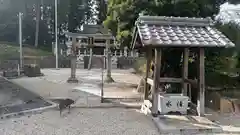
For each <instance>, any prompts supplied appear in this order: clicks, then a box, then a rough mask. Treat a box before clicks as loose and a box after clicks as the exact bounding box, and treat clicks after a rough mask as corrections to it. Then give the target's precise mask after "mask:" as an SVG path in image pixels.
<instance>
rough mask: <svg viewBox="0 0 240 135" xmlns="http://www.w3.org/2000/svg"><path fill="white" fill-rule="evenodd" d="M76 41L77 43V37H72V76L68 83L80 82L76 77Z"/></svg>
mask: <svg viewBox="0 0 240 135" xmlns="http://www.w3.org/2000/svg"><path fill="white" fill-rule="evenodd" d="M76 43H77V40H76V37H72V52H71V76H70V77H69V79H68V80H67V82H68V83H78V80H77V78H76V65H77V64H76V62H77V56H76Z"/></svg>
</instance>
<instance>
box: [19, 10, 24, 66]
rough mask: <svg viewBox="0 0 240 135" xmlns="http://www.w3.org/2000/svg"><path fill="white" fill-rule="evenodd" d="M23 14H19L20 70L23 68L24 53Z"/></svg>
mask: <svg viewBox="0 0 240 135" xmlns="http://www.w3.org/2000/svg"><path fill="white" fill-rule="evenodd" d="M22 15H23V14H22V13H21V12H19V14H18V17H19V53H20V69H22V67H23V52H22Z"/></svg>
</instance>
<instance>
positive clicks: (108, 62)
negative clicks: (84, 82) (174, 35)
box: [105, 39, 114, 83]
mask: <svg viewBox="0 0 240 135" xmlns="http://www.w3.org/2000/svg"><path fill="white" fill-rule="evenodd" d="M106 53H107V76H106V79H105V82H107V83H111V82H114V80H113V78H112V76H111V67H112V58H111V51H110V39H107V40H106Z"/></svg>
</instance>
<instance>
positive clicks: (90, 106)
mask: <svg viewBox="0 0 240 135" xmlns="http://www.w3.org/2000/svg"><path fill="white" fill-rule="evenodd" d="M72 107H73V108H89V109H94V108H96V109H98V108H99V109H100V108H126V109H140V108H141V106H140V105H121V104H100V105H73V106H72Z"/></svg>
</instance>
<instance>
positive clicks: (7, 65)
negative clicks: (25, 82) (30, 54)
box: [0, 59, 19, 71]
mask: <svg viewBox="0 0 240 135" xmlns="http://www.w3.org/2000/svg"><path fill="white" fill-rule="evenodd" d="M18 64H19V60H14V59H13V60H0V71H5V70H13V69H17V68H18Z"/></svg>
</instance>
